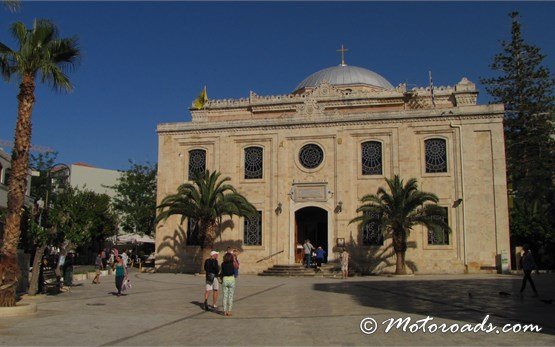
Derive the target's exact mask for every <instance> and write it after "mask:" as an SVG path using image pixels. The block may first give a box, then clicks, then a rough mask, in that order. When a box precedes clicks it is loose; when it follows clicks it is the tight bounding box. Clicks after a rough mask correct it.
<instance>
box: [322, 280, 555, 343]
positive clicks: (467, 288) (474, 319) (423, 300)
mask: <svg viewBox="0 0 555 347" xmlns="http://www.w3.org/2000/svg"><path fill="white" fill-rule="evenodd" d="M520 283H521V279H520V278H517V277H508V278H506V279H505V278H493V279H468V280H412V279H411V280H389V279H387V280H386V279H384V280H383V281H344V282H339V283H316V284H314V289H315V290H318V291H325V292H332V293H342V294H347V295H350V296H351V297H352V298H353V299H354V300H356V301H357V302H358V304H360V305H362V306H365V307H373V308H379V309H383V310H392V311H398V312H405V313H408V314H417V315H423V316H430V317H433V318H434V319H439V318H443V319H451V320H457V321H464V322H468V323H471V324H475V323H480V322H482V321H483V319H484V317H485V316H486V315H488V314H489V315H490V320H489V322H492V323H493V324H497V325H501V324H506V323H507V321H512V322H515V323H516V322H519V323H521V324H530V323H532V324H537V325H539V326H540V327H542V331H541V332H542V333H547V334H551V335H555V323H554V321H555V320H554V319H553V318H555V316H554V314H553V306H552V305H550V304H547V303H545V301H543V302H542V298H541V297H540V298H532V297H531V292H529V293H528V294H527V295H526V296H524V298H520V297H519V295H518V292H519V289H520ZM549 289H551V288H549ZM545 290H546V291H547V290H548V287H547V286H546V287H545ZM501 291H505V292H508V293H509V294H510V295H508V296H505V295H504V296H501V295H499V293H500V292H501ZM540 293H541V291H540ZM543 299H545V298H543ZM388 318H389V317H388ZM391 318H395V319H397V318H404V316H402V315H399V314H398V313H397V316H395V317H391ZM384 319H386V318H384Z"/></svg>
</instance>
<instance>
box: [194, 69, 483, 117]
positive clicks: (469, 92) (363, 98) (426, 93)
mask: <svg viewBox="0 0 555 347" xmlns="http://www.w3.org/2000/svg"><path fill="white" fill-rule="evenodd" d="M477 95H478V91H477V90H476V86H475V85H474V83H472V82H470V81H469V80H468V79H466V78H463V79H462V80H461V81H460V82H459V83H457V85H455V86H454V87H451V86H447V87H444V86H439V87H435V88H434V89H433V93H432V90H431V89H430V87H427V88H413V89H411V90H407V88H406V86H405V85H404V84H401V85H399V86H398V87H397V88H394V89H383V88H375V89H368V88H360V87H353V89H351V88H346V87H345V86H343V87H339V86H335V85H330V84H328V83H326V82H324V83H322V84H320V85H319V86H318V87H316V88H314V89H310V90H306V91H304V92H302V93H300V94H287V95H270V96H260V95H257V94H256V93H254V92H252V91H251V92H250V94H249V97H248V98H242V99H221V100H208V101H207V102H206V104H205V105H204V107H203V108H202V109H200V110H198V109H194V108H191V109H190V112H191V118H192V122H193V123H201V122H202V123H205V122H210V123H214V122H221V123H227V122H229V121H230V118H231V119H234V121H238V120H249V119H250V118H251V117H252V116H254V115H255V114H267V115H268V116H267V118H271V117H273V116H272V114H276V113H296V114H297V116H298V117H301V118H302V117H319V116H322V115H324V114H326V113H330V112H333V111H336V110H340V111H341V112H344V110H349V109H353V108H358V109H364V108H366V109H368V110H370V109H376V108H379V107H382V106H386V107H390V106H398V107H402V108H404V109H429V110H433V109H434V108H436V107H437V108H449V107H458V106H473V105H476V99H477ZM263 117H264V116H263Z"/></svg>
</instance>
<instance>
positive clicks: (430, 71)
mask: <svg viewBox="0 0 555 347" xmlns="http://www.w3.org/2000/svg"><path fill="white" fill-rule="evenodd" d="M428 75H429V77H430V95H431V97H432V105H433V106H434V108H435V107H436V99H435V95H434V82H433V80H432V70H429V71H428Z"/></svg>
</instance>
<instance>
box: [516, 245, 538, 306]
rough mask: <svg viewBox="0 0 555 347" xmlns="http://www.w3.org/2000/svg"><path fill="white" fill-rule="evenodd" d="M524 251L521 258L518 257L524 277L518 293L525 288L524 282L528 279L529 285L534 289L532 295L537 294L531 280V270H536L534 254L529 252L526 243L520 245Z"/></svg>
mask: <svg viewBox="0 0 555 347" xmlns="http://www.w3.org/2000/svg"><path fill="white" fill-rule="evenodd" d="M522 249H523V250H524V253H523V254H522V258H520V267H521V268H522V271H523V272H524V278H522V286H521V287H520V295H521V296H522V293H523V292H524V289H525V288H526V282H527V281H530V286H531V287H532V290H533V291H534V296H535V297H536V296H538V291H537V290H536V286H535V285H534V281H532V270H536V271H537V266H536V262H535V261H534V256H533V255H532V252H530V247H529V246H528V245H524V246H523V247H522Z"/></svg>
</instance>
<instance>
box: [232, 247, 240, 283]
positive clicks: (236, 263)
mask: <svg viewBox="0 0 555 347" xmlns="http://www.w3.org/2000/svg"><path fill="white" fill-rule="evenodd" d="M239 265H240V263H239V250H238V249H234V250H233V269H234V270H233V277H235V278H237V277H239Z"/></svg>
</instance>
